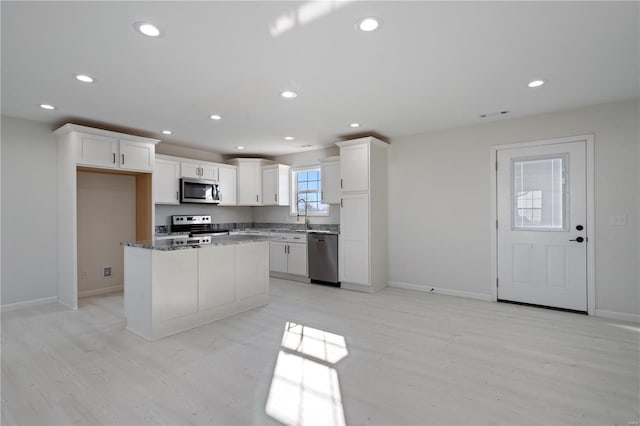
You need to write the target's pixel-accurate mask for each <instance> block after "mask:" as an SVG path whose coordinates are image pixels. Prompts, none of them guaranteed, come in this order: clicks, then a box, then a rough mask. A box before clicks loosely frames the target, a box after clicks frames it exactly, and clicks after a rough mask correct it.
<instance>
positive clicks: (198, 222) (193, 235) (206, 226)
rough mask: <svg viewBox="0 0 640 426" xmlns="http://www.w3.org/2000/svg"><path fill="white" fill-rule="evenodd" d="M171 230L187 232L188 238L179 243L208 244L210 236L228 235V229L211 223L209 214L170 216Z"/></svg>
mask: <svg viewBox="0 0 640 426" xmlns="http://www.w3.org/2000/svg"><path fill="white" fill-rule="evenodd" d="M171 231H172V232H188V233H189V238H188V239H187V240H183V241H182V242H180V243H179V245H188V244H210V243H211V238H212V237H215V236H220V235H229V230H227V229H224V230H220V229H218V227H217V225H216V224H213V223H211V216H198V215H190V216H182V215H180V216H171Z"/></svg>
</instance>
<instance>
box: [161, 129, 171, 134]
mask: <svg viewBox="0 0 640 426" xmlns="http://www.w3.org/2000/svg"><path fill="white" fill-rule="evenodd" d="M162 133H164V134H165V135H170V134H171V133H173V132H172V131H171V130H163V131H162Z"/></svg>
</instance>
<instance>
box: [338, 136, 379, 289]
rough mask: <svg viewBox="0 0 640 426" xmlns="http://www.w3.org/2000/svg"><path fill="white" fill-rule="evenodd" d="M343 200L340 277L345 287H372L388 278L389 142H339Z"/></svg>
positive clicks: (358, 140)
mask: <svg viewBox="0 0 640 426" xmlns="http://www.w3.org/2000/svg"><path fill="white" fill-rule="evenodd" d="M336 145H338V146H339V147H340V174H341V179H342V195H341V200H340V201H341V202H340V238H339V250H338V253H339V276H340V282H341V286H342V287H343V288H347V289H351V290H361V291H368V292H374V291H378V290H380V289H382V288H383V287H385V286H387V284H388V277H387V208H388V205H387V150H388V146H389V145H388V144H387V143H385V142H383V141H380V140H378V139H375V138H373V137H366V138H360V139H355V140H351V141H345V142H338V143H337V144H336Z"/></svg>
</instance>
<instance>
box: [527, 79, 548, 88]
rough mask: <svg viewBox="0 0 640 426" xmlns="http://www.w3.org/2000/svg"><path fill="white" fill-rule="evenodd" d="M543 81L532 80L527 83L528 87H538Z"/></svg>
mask: <svg viewBox="0 0 640 426" xmlns="http://www.w3.org/2000/svg"><path fill="white" fill-rule="evenodd" d="M544 83H545V81H544V80H533V81H531V82H529V84H527V86H529V87H540V86H542V85H543V84H544Z"/></svg>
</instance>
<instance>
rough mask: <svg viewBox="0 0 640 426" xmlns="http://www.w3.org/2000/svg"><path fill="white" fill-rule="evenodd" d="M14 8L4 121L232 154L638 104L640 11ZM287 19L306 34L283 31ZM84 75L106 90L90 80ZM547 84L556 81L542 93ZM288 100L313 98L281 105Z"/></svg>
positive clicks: (623, 6)
mask: <svg viewBox="0 0 640 426" xmlns="http://www.w3.org/2000/svg"><path fill="white" fill-rule="evenodd" d="M1 8H2V9H1V13H2V114H4V115H8V116H13V117H22V118H27V119H31V120H37V121H42V122H46V123H49V124H51V125H52V126H57V125H59V124H63V123H64V122H67V121H71V122H76V123H85V124H86V123H93V124H97V125H99V126H102V127H105V128H112V129H114V130H124V129H126V130H128V131H131V132H134V133H136V134H141V135H147V136H153V137H157V138H159V139H162V140H164V141H168V142H170V143H174V144H182V145H187V146H190V147H195V148H200V149H206V150H210V151H215V152H219V153H221V154H235V153H237V152H238V151H236V149H235V147H236V146H237V145H243V146H245V147H246V150H245V151H243V153H244V154H256V155H278V154H286V153H293V152H299V151H302V150H308V149H317V148H319V147H320V146H322V145H326V144H330V143H332V142H335V141H337V140H339V139H344V138H348V137H350V136H359V135H362V134H363V133H375V134H377V135H379V136H382V137H384V138H387V139H388V140H391V141H393V139H395V138H399V137H402V136H407V135H412V134H418V133H423V132H428V131H431V130H436V129H442V128H449V127H458V126H466V125H472V124H475V123H479V122H483V120H496V119H503V118H486V119H481V118H479V116H480V115H481V114H483V113H491V112H496V111H502V110H508V111H510V114H508V115H506V116H505V117H521V116H526V115H531V114H539V113H544V112H550V111H557V110H562V109H569V108H575V107H580V106H585V105H593V104H598V103H604V102H610V101H616V100H622V99H629V98H635V97H638V96H639V81H640V71H639V68H640V65H639V64H640V58H639V52H640V42H639V40H640V36H639V24H638V22H639V15H640V13H639V3H638V2H619V3H616V2H602V3H600V2H579V1H576V2H426V1H425V2H418V1H407V2H400V1H391V2H382V1H371V2H369V1H358V2H348V1H342V2H337V1H306V2H290V1H283V2H270V1H260V2H248V1H244V2H241V1H235V2H213V1H211V2H148V1H145V2H92V1H91V2H90V1H86V2H55V1H51V2H9V1H2V3H1ZM365 16H377V17H379V18H381V19H382V26H381V27H380V29H379V30H377V31H375V32H372V33H364V32H361V31H357V30H355V24H356V22H357V21H358V20H359V19H360V18H362V17H365ZM137 21H149V22H152V23H154V24H156V25H157V26H159V27H160V29H161V30H162V31H163V35H162V37H161V38H157V39H151V38H148V37H144V36H142V35H140V34H139V33H137V32H135V31H134V28H133V24H134V23H135V22H137ZM284 22H289V23H291V24H292V25H291V27H290V28H288V29H285V30H283V31H282V30H278V28H281V27H279V24H282V23H284ZM279 31H280V32H279ZM78 73H85V74H89V75H91V76H93V77H94V78H95V79H96V82H95V83H93V84H82V83H80V82H78V81H76V80H75V79H74V76H75V75H76V74H78ZM535 78H542V79H545V80H548V84H546V85H545V86H543V87H541V88H538V89H530V88H528V87H527V83H528V82H529V81H530V80H532V79H535ZM287 89H294V90H296V91H297V92H298V93H299V96H298V97H297V98H296V99H293V100H285V99H283V98H281V97H280V95H279V94H280V92H281V91H283V90H287ZM42 103H50V104H53V105H55V106H56V107H57V109H56V110H54V111H45V110H42V109H40V108H39V107H38V105H40V104H42ZM211 114H220V115H222V117H223V119H222V120H219V121H213V120H211V119H209V116H210V115H211ZM351 122H359V123H362V127H361V128H359V129H351V128H349V123H351ZM163 129H170V130H172V131H173V134H172V135H171V136H165V135H162V134H161V133H160V132H161V130H163ZM285 136H294V137H295V138H296V139H295V140H294V141H285V140H284V137H285ZM304 145H311V147H308V146H307V147H302V146H304Z"/></svg>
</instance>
